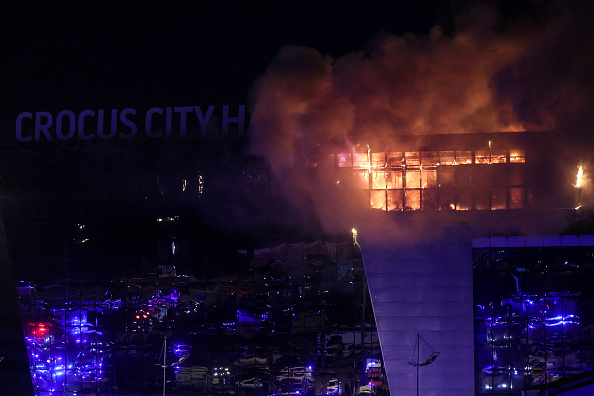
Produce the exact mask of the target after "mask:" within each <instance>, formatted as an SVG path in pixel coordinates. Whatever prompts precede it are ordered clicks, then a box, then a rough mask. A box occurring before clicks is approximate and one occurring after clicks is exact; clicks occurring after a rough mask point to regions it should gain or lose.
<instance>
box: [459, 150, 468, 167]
mask: <svg viewBox="0 0 594 396" xmlns="http://www.w3.org/2000/svg"><path fill="white" fill-rule="evenodd" d="M456 163H457V164H459V165H461V164H472V151H456Z"/></svg>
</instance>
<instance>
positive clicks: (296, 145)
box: [251, 2, 594, 226]
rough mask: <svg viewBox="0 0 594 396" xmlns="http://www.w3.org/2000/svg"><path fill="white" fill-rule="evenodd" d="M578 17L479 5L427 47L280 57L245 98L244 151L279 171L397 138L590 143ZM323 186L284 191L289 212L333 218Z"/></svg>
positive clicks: (295, 49)
mask: <svg viewBox="0 0 594 396" xmlns="http://www.w3.org/2000/svg"><path fill="white" fill-rule="evenodd" d="M581 6H582V5H581V4H578V3H572V4H566V2H563V3H560V4H557V3H548V4H545V5H539V4H536V3H530V7H529V10H530V11H531V12H525V13H519V14H515V15H514V18H510V17H509V15H508V16H507V17H506V15H504V13H502V12H500V11H501V10H498V9H496V8H495V7H491V6H488V5H485V4H481V5H478V6H476V5H475V6H473V7H471V8H467V9H465V10H464V11H463V12H462V13H461V15H460V16H459V17H458V19H457V25H456V26H457V28H456V30H455V31H454V33H452V34H451V35H446V34H444V33H443V32H442V30H441V28H440V27H435V28H433V29H432V30H431V31H430V32H429V33H428V34H427V35H425V36H415V35H405V36H394V35H391V34H387V33H382V34H379V35H378V36H377V37H376V38H374V39H372V40H371V41H370V42H369V44H368V46H367V47H366V48H365V49H363V50H360V51H356V52H352V53H349V54H346V55H345V56H342V57H340V58H338V59H333V58H331V57H329V56H327V55H324V54H322V53H320V52H319V51H317V50H316V49H313V48H306V47H300V46H287V47H284V48H282V49H281V50H280V52H279V53H278V55H277V56H276V57H275V58H274V59H273V61H272V62H271V64H270V66H269V67H268V69H267V70H266V72H265V74H264V75H262V76H261V77H260V78H258V79H257V81H256V82H255V84H254V87H253V92H252V101H251V111H252V125H253V127H254V134H253V140H252V147H251V148H252V151H253V152H254V153H255V154H257V155H260V156H263V157H264V158H266V160H267V161H268V162H269V164H270V165H271V166H272V167H273V168H284V167H286V166H301V165H304V166H308V165H309V166H317V165H318V163H319V161H321V159H323V158H324V157H326V156H327V155H328V154H330V153H336V152H338V151H345V152H354V151H355V150H356V149H357V147H358V148H359V149H358V151H362V148H363V147H365V146H366V145H369V146H370V147H371V148H372V149H373V148H374V147H375V148H377V147H381V148H386V147H397V143H398V138H399V137H400V136H404V135H431V134H450V133H471V132H472V133H475V132H499V131H524V130H553V131H556V132H557V133H558V134H559V135H560V136H561V137H562V138H566V139H568V140H569V139H573V141H575V142H576V143H582V145H581V146H582V147H583V143H586V142H587V143H588V144H591V142H589V140H591V139H588V135H589V131H590V127H591V126H592V121H594V119H593V117H594V116H593V115H592V114H594V112H591V111H590V107H591V104H592V103H594V101H593V100H592V99H594V98H592V92H594V91H593V89H592V88H594V87H593V86H592V76H591V71H592V70H594V67H593V66H594V65H593V64H592V61H593V57H592V55H591V54H593V53H594V52H593V51H592V49H593V48H592V46H593V45H594V40H592V38H594V34H592V33H593V27H592V25H591V22H590V21H591V18H590V17H591V16H592V14H593V13H592V12H591V11H592V6H590V5H589V4H587V5H585V6H584V7H585V8H584V7H581ZM575 139H577V140H575ZM570 147H576V146H571V145H570ZM573 158H574V159H575V157H573ZM572 172H573V168H572ZM321 179H323V180H316V181H313V180H311V179H307V178H302V179H300V180H298V179H296V178H295V179H292V180H291V181H290V183H289V184H290V186H287V185H284V186H281V187H282V188H285V189H287V196H288V198H289V201H291V200H293V201H299V200H303V199H310V200H312V201H313V204H314V206H315V207H316V209H317V210H318V213H325V212H324V210H326V209H328V207H332V208H333V209H334V211H335V212H338V208H336V205H337V204H336V202H332V203H329V202H328V201H325V200H324V198H320V197H319V196H318V195H319V194H313V190H314V189H315V188H314V187H312V185H313V184H315V183H320V182H322V183H330V182H331V181H330V180H325V179H324V176H322V177H321ZM318 191H319V190H318ZM342 204H344V205H345V206H344V207H341V208H340V209H343V210H346V211H347V212H356V211H357V208H356V207H353V206H352V202H343V203H342ZM338 205H339V206H340V204H338ZM329 223H342V221H341V219H337V218H334V219H332V220H331V221H330V222H329ZM329 223H327V224H326V225H328V226H329ZM341 226H342V224H341Z"/></svg>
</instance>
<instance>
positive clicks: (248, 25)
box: [1, 0, 458, 118]
mask: <svg viewBox="0 0 594 396" xmlns="http://www.w3.org/2000/svg"><path fill="white" fill-rule="evenodd" d="M322 3H323V4H317V3H315V2H290V3H289V2H257V3H254V2H237V1H233V2H229V1H215V2H208V3H207V2H188V1H182V2H175V3H166V2H132V3H128V2H126V3H123V4H122V3H118V4H115V5H111V4H109V3H104V2H96V3H95V2H93V3H87V2H85V3H67V4H47V3H40V4H39V5H37V4H36V5H33V4H29V5H20V4H19V5H13V6H11V7H9V8H8V9H6V10H4V11H3V13H2V29H3V31H4V33H3V35H2V36H3V37H4V39H3V44H2V46H3V51H2V52H3V55H4V56H3V58H4V62H3V66H2V69H3V72H2V76H1V79H2V80H1V84H2V90H3V92H4V94H5V97H6V98H7V99H8V100H7V101H5V104H4V105H5V106H6V105H8V109H9V113H10V118H13V116H14V115H15V113H16V112H20V111H40V110H42V109H44V110H45V109H75V108H81V109H84V108H109V107H117V106H131V107H142V106H154V105H185V104H200V105H210V104H244V103H246V102H247V96H248V90H249V87H250V85H251V84H252V83H253V81H254V79H255V78H256V77H257V76H258V75H260V74H262V73H264V71H265V70H266V67H267V65H268V64H269V63H270V61H271V60H272V58H273V57H274V55H275V54H276V53H277V52H278V51H279V48H280V47H281V46H283V45H303V46H308V47H312V48H316V49H318V50H319V51H321V52H323V53H325V54H328V55H330V56H332V57H340V56H342V55H344V54H346V53H348V52H350V51H353V50H360V49H362V48H363V47H364V46H365V45H366V43H367V42H368V41H369V40H371V39H372V38H373V37H374V36H375V35H377V34H379V33H380V32H381V31H386V32H390V33H393V34H404V33H406V32H413V33H426V32H427V31H428V30H429V28H430V27H432V26H433V25H435V24H442V25H443V26H445V27H446V28H447V29H451V27H452V26H453V25H452V24H453V22H452V18H451V13H452V9H453V8H457V7H458V6H457V5H453V4H450V2H447V1H438V0H424V1H402V2H378V3H376V4H373V3H371V4H368V5H363V2H361V3H359V4H358V5H357V4H355V5H345V4H344V3H343V2H322ZM392 3H394V4H392ZM25 4H27V3H25ZM256 4H258V5H256ZM3 113H5V112H3ZM3 117H6V113H5V114H3Z"/></svg>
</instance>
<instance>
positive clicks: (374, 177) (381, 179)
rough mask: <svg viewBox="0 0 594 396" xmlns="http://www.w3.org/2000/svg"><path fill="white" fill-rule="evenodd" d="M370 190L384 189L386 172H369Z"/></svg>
mask: <svg viewBox="0 0 594 396" xmlns="http://www.w3.org/2000/svg"><path fill="white" fill-rule="evenodd" d="M371 188H373V189H374V190H378V189H381V190H384V189H385V188H386V171H373V172H371Z"/></svg>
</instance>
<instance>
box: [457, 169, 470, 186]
mask: <svg viewBox="0 0 594 396" xmlns="http://www.w3.org/2000/svg"><path fill="white" fill-rule="evenodd" d="M470 175H471V173H470V167H468V166H458V167H456V168H454V177H455V183H456V187H464V186H469V185H470V181H471V178H470Z"/></svg>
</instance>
